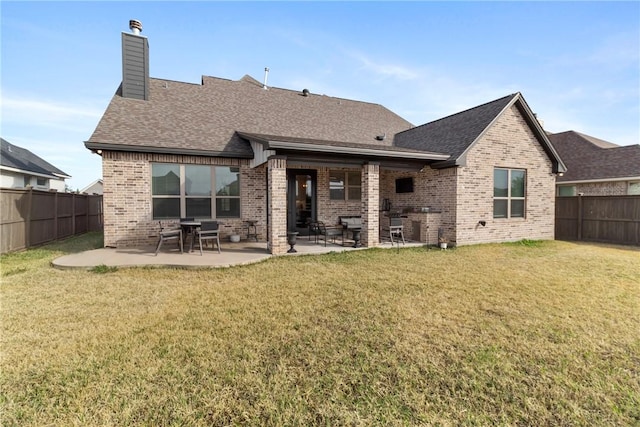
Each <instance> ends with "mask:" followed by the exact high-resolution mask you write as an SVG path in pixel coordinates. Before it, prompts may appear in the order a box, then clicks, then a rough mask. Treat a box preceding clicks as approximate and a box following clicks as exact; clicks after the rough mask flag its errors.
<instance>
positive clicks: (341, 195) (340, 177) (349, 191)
mask: <svg viewBox="0 0 640 427" xmlns="http://www.w3.org/2000/svg"><path fill="white" fill-rule="evenodd" d="M329 197H330V198H331V200H360V199H361V198H362V185H361V176H360V172H344V171H330V172H329Z"/></svg>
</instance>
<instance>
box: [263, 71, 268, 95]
mask: <svg viewBox="0 0 640 427" xmlns="http://www.w3.org/2000/svg"><path fill="white" fill-rule="evenodd" d="M268 78H269V67H264V84H263V85H262V89H264V90H267V89H268V88H267V79H268Z"/></svg>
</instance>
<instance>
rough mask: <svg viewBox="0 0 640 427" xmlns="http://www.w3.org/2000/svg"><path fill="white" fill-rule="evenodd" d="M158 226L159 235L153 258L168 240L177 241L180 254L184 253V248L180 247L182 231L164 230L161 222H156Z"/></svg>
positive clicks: (179, 229) (175, 229)
mask: <svg viewBox="0 0 640 427" xmlns="http://www.w3.org/2000/svg"><path fill="white" fill-rule="evenodd" d="M158 223H159V224H160V234H159V236H158V246H157V247H156V253H155V256H157V255H158V251H159V250H160V246H162V244H163V243H164V242H166V241H169V240H177V241H178V244H179V245H180V253H184V248H183V245H182V229H181V228H170V229H169V228H166V227H163V226H162V222H161V221H158Z"/></svg>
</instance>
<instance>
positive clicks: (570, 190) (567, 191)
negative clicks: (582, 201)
mask: <svg viewBox="0 0 640 427" xmlns="http://www.w3.org/2000/svg"><path fill="white" fill-rule="evenodd" d="M575 195H576V186H575V185H559V186H558V196H560V197H563V196H575Z"/></svg>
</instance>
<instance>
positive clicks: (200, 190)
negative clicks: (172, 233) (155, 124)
mask: <svg viewBox="0 0 640 427" xmlns="http://www.w3.org/2000/svg"><path fill="white" fill-rule="evenodd" d="M151 175H152V178H151V194H152V205H153V218H154V219H173V218H182V217H194V218H239V217H240V168H233V167H226V166H224V167H223V166H202V165H179V164H170V163H152V165H151ZM213 189H215V192H214V191H213Z"/></svg>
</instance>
